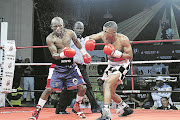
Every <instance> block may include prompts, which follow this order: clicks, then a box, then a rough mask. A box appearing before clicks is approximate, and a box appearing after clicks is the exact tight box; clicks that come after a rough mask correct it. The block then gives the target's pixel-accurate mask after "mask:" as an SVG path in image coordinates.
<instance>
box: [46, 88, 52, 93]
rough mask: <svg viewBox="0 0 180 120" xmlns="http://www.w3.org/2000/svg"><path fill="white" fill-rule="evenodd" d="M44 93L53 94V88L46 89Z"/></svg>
mask: <svg viewBox="0 0 180 120" xmlns="http://www.w3.org/2000/svg"><path fill="white" fill-rule="evenodd" d="M44 92H45V93H46V94H51V93H52V89H51V88H46V89H45V91H44Z"/></svg>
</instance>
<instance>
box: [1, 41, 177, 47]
mask: <svg viewBox="0 0 180 120" xmlns="http://www.w3.org/2000/svg"><path fill="white" fill-rule="evenodd" d="M177 41H180V39H173V40H172V39H171V40H146V41H130V43H131V44H140V43H157V42H177ZM96 45H105V44H104V43H96ZM0 48H2V46H0ZM24 48H48V46H25V47H16V49H24Z"/></svg>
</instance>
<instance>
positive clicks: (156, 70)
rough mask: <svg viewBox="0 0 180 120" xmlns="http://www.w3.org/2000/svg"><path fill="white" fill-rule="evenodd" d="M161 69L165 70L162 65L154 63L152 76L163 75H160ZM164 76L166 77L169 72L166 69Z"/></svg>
mask: <svg viewBox="0 0 180 120" xmlns="http://www.w3.org/2000/svg"><path fill="white" fill-rule="evenodd" d="M162 68H166V66H165V65H164V64H162V63H156V64H154V65H153V66H152V74H163V73H162ZM165 74H166V75H168V74H169V72H168V70H167V68H166V71H165Z"/></svg>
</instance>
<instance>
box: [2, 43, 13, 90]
mask: <svg viewBox="0 0 180 120" xmlns="http://www.w3.org/2000/svg"><path fill="white" fill-rule="evenodd" d="M3 49H4V56H3V61H2V65H1V67H3V74H2V86H1V92H2V93H9V92H11V90H12V85H13V78H14V69H15V59H16V46H15V40H7V41H6V42H5V45H4V48H3Z"/></svg>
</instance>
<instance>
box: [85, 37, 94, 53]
mask: <svg viewBox="0 0 180 120" xmlns="http://www.w3.org/2000/svg"><path fill="white" fill-rule="evenodd" d="M95 43H96V42H95V40H92V39H90V40H87V41H86V43H85V48H86V50H89V51H93V50H94V48H95Z"/></svg>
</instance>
